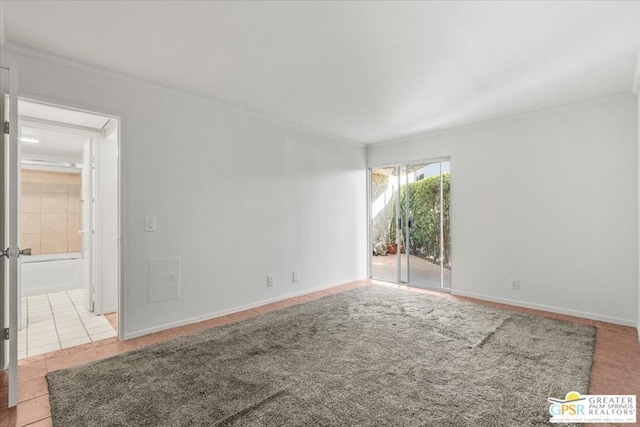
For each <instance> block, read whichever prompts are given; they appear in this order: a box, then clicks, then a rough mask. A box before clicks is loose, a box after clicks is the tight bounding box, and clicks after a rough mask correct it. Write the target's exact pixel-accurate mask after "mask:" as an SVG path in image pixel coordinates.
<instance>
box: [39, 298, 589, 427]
mask: <svg viewBox="0 0 640 427" xmlns="http://www.w3.org/2000/svg"><path fill="white" fill-rule="evenodd" d="M594 339H595V329H594V328H592V327H589V326H583V325H577V324H572V323H568V322H563V321H558V320H552V319H545V318H539V317H535V316H528V315H524V314H519V313H514V312H510V311H505V310H498V309H494V308H491V307H486V306H482V305H477V304H472V303H467V302H462V301H456V300H451V299H447V298H441V297H437V296H431V295H427V294H423V293H417V292H408V291H403V290H399V289H394V288H390V287H386V286H379V285H369V286H366V287H363V288H359V289H354V290H351V291H348V292H344V293H341V294H336V295H331V296H327V297H324V298H321V299H318V300H314V301H310V302H308V303H305V304H301V305H297V306H294V307H289V308H286V309H283V310H280V311H276V312H272V313H268V314H265V315H262V316H259V317H256V318H252V319H248V320H245V321H241V322H237V323H233V324H228V325H224V326H221V327H218V328H214V329H209V330H206V331H202V332H199V333H197V334H194V335H191V336H186V337H181V338H177V339H175V340H172V341H168V342H164V343H160V344H155V345H153V346H150V347H146V348H142V349H139V350H135V351H132V352H129V353H125V354H121V355H118V356H115V357H112V358H109V359H105V360H101V361H97V362H93V363H90V364H88V365H83V366H78V367H75V368H71V369H66V370H62V371H56V372H52V373H49V374H48V375H47V381H48V383H49V396H50V402H51V413H52V418H53V423H54V425H55V426H65V427H66V426H100V427H103V426H135V427H140V426H172V427H175V426H263V425H264V426H344V425H358V426H385V425H388V426H463V425H468V426H514V425H519V426H523V425H550V423H549V414H548V404H547V397H551V396H564V395H565V394H566V393H567V392H568V391H571V390H575V391H578V392H580V393H583V394H586V393H587V392H588V387H589V375H590V369H591V362H592V356H593V348H594Z"/></svg>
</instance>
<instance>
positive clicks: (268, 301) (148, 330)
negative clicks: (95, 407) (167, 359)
mask: <svg viewBox="0 0 640 427" xmlns="http://www.w3.org/2000/svg"><path fill="white" fill-rule="evenodd" d="M360 280H366V278H363V279H355V280H351V281H348V282H340V283H332V284H329V285H322V286H318V287H315V288H311V289H305V290H302V291H298V292H292V293H290V294H286V295H282V296H278V297H275V298H269V299H266V300H261V301H257V302H253V303H250V304H245V305H238V306H235V307H231V308H229V309H224V310H220V311H215V312H212V313H207V314H203V315H201V316H195V317H190V318H188V319H184V320H179V321H176V322H170V323H164V324H162V325H158V326H153V327H151V328H146V329H140V330H138V331H134V332H130V333H125V335H124V339H125V340H128V339H131V338H137V337H141V336H144V335H148V334H152V333H154V332H160V331H164V330H166V329H171V328H176V327H178V326H184V325H190V324H191V323H197V322H202V321H204V320H209V319H215V318H216V317H221V316H226V315H228V314H232V313H237V312H239V311H243V310H248V309H251V308H255V307H260V306H261V305H266V304H271V303H273V302H278V301H282V300H286V299H289V298H293V297H297V296H300V295H306V294H311V293H313V292H318V291H323V290H325V289H329V288H334V287H336V286H341V285H348V284H349V283H355V282H358V281H360Z"/></svg>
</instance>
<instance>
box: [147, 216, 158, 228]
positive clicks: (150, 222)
mask: <svg viewBox="0 0 640 427" xmlns="http://www.w3.org/2000/svg"><path fill="white" fill-rule="evenodd" d="M144 231H156V217H155V216H148V217H146V218H145V219H144Z"/></svg>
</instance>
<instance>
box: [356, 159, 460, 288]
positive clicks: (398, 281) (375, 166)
mask: <svg viewBox="0 0 640 427" xmlns="http://www.w3.org/2000/svg"><path fill="white" fill-rule="evenodd" d="M442 162H449V169H450V170H452V169H453V166H452V163H453V162H452V156H442V157H434V158H429V159H426V160H412V161H398V162H393V163H381V164H373V165H369V166H367V222H366V223H367V276H368V277H369V279H372V280H377V279H374V277H373V253H372V249H371V248H372V239H373V236H372V235H371V234H372V233H371V227H372V225H373V221H372V218H371V202H372V200H371V184H372V182H371V173H372V171H373V170H374V169H379V168H395V169H396V171H397V172H400V171H401V170H402V168H407V167H410V166H416V165H422V164H424V165H429V164H433V163H442ZM440 176H441V177H442V170H441V172H440ZM396 179H397V180H398V184H399V185H398V192H400V189H401V187H402V186H403V185H407V183H406V182H402V181H401V175H400V173H398V176H397V178H396ZM440 191H441V193H442V178H441V185H440ZM449 197H451V193H450V195H449ZM400 199H401V198H400V194H398V196H397V200H396V202H395V203H396V204H397V207H400V205H401V203H402V201H401V200H400ZM449 203H451V202H449ZM405 204H406V205H407V206H408V198H407V199H406V200H405ZM405 208H406V207H405ZM405 211H406V212H408V209H406V210H405ZM398 212H400V210H398ZM449 215H450V216H451V213H449ZM403 221H404V222H405V223H406V221H405V219H404V218H403ZM406 225H407V224H404V225H403V228H404V227H406ZM440 232H441V233H442V226H441V227H440ZM408 238H409V235H408V233H405V240H406V242H405V244H406V245H407V247H408ZM396 241H397V238H396ZM396 257H397V265H398V267H397V275H396V277H397V279H396V282H395V283H396V284H400V285H407V286H412V287H419V288H423V289H429V290H435V291H439V292H445V293H451V290H452V289H453V274H452V273H450V274H451V276H450V277H451V283H450V286H449V288H444V287H442V284H443V283H444V281H443V275H444V273H443V271H442V267H441V268H440V283H441V286H440V287H438V288H435V287H430V286H420V285H417V284H415V283H412V282H411V281H410V278H411V277H410V272H409V257H407V262H406V269H407V277H408V280H407V282H406V283H405V282H402V281H401V278H402V268H403V266H402V265H401V264H402V262H401V253H400V248H398V252H397V254H396ZM452 258H453V256H452Z"/></svg>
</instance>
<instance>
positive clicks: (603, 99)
mask: <svg viewBox="0 0 640 427" xmlns="http://www.w3.org/2000/svg"><path fill="white" fill-rule="evenodd" d="M632 96H633V94H631V93H630V92H619V93H614V94H612V95H605V96H602V97H598V98H592V99H587V100H585V101H577V102H571V103H569V104H563V105H557V106H554V107H547V108H541V109H538V110H533V111H527V112H524V113H518V114H513V115H509V116H502V117H497V118H495V119H488V120H483V121H479V122H474V123H468V124H465V125H460V126H454V127H450V128H445V129H438V130H433V131H427V132H416V133H412V134H409V135H404V136H401V137H399V138H393V139H388V140H384V141H378V142H373V143H371V144H368V145H367V147H383V146H385V145H393V144H398V143H402V142H408V141H411V140H415V139H417V138H435V137H437V136H442V135H449V134H454V133H458V132H464V131H468V130H473V129H480V128H485V127H489V126H495V125H498V124H502V123H509V122H514V121H518V120H522V119H526V118H528V117H535V116H539V115H543V114H548V113H552V112H557V111H566V110H572V109H575V108H583V107H588V106H590V105H596V104H601V103H604V102H610V101H615V100H619V99H625V98H630V97H632Z"/></svg>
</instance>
